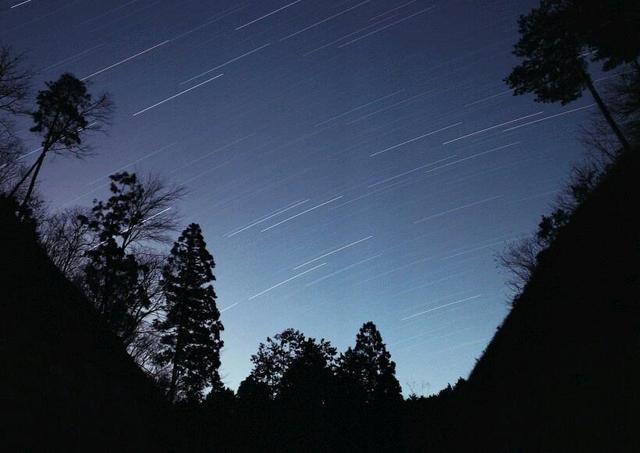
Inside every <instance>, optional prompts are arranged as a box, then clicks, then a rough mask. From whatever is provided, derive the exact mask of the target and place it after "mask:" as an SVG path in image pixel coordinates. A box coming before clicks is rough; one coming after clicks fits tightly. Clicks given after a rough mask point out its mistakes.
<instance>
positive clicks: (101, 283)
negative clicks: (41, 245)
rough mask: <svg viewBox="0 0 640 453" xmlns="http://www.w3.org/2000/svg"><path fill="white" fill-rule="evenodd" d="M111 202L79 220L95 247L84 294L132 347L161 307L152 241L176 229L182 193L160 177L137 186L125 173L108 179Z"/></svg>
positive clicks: (100, 204) (90, 255)
mask: <svg viewBox="0 0 640 453" xmlns="http://www.w3.org/2000/svg"><path fill="white" fill-rule="evenodd" d="M110 179H111V185H110V189H111V194H112V195H111V197H110V198H109V199H108V200H107V201H106V202H103V201H95V202H94V207H93V209H92V210H91V213H90V215H89V216H80V217H79V218H80V220H81V222H82V223H84V224H85V225H87V228H88V230H89V232H90V233H91V234H93V235H94V238H93V241H95V242H94V243H95V244H97V245H95V246H93V248H91V249H90V250H89V251H88V252H87V258H88V260H87V261H88V262H87V264H86V266H85V268H84V279H83V286H84V290H85V294H86V295H87V296H88V297H89V299H90V300H92V301H93V303H94V305H95V306H96V308H97V310H98V312H99V313H100V314H101V315H102V316H103V317H104V318H105V320H106V322H107V323H108V324H109V325H110V327H111V328H112V329H113V331H114V332H115V333H116V334H117V335H118V336H119V337H120V338H121V339H122V340H123V342H124V344H125V345H127V346H128V345H130V344H132V342H133V340H134V338H135V337H136V335H137V333H138V331H139V328H140V326H141V325H142V324H143V322H144V321H145V319H148V317H149V316H151V315H153V314H154V313H156V312H157V311H159V309H160V306H161V297H159V296H160V291H159V288H158V285H159V278H160V269H161V266H160V263H161V261H162V259H163V258H162V254H160V253H158V252H156V251H153V250H149V249H148V248H147V247H146V245H147V244H148V243H149V242H150V241H164V240H166V239H167V232H168V231H171V230H172V229H174V228H175V225H176V219H175V215H174V213H173V212H171V209H172V204H173V203H174V202H175V201H176V200H177V199H178V198H179V197H180V196H181V193H182V191H181V190H180V189H179V188H171V187H166V186H165V185H164V184H163V183H162V181H160V180H159V179H157V178H149V179H147V180H146V181H142V182H140V181H138V178H137V176H136V175H135V174H129V173H126V172H123V173H118V174H115V175H112V176H110Z"/></svg>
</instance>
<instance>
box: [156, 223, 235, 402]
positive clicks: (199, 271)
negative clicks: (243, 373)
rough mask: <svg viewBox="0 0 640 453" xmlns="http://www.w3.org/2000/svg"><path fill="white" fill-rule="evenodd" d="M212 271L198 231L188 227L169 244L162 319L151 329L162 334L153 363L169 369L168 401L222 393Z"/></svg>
mask: <svg viewBox="0 0 640 453" xmlns="http://www.w3.org/2000/svg"><path fill="white" fill-rule="evenodd" d="M214 266H215V263H214V261H213V256H211V254H210V253H209V252H208V251H207V247H206V243H205V241H204V238H203V236H202V231H201V229H200V226H199V225H198V224H195V223H192V224H191V225H189V226H188V227H187V228H186V229H185V230H184V231H183V232H182V234H181V235H180V237H179V238H178V240H177V241H176V242H175V244H174V245H173V248H172V249H171V255H170V257H169V259H168V262H167V265H166V266H165V268H164V270H163V281H162V284H163V285H164V293H165V297H166V302H165V304H166V305H165V309H166V318H165V319H164V320H163V321H160V322H158V323H157V324H156V326H157V328H158V329H159V331H160V332H161V333H162V340H161V345H162V346H161V350H160V352H159V354H158V357H157V358H158V362H159V364H160V365H170V367H171V381H170V384H169V390H168V395H169V398H170V400H172V401H175V400H176V399H184V400H187V401H201V400H202V397H203V391H204V389H205V388H206V387H209V386H210V387H212V388H213V389H214V390H216V389H220V388H222V383H221V381H220V375H219V374H218V368H219V367H220V349H221V348H222V346H223V344H224V343H223V341H222V340H221V338H220V332H221V331H222V330H223V329H224V328H223V326H222V323H221V322H220V312H219V311H218V308H217V307H216V294H215V291H214V289H213V286H212V285H211V282H212V281H214V280H215V277H214V276H213V268H214Z"/></svg>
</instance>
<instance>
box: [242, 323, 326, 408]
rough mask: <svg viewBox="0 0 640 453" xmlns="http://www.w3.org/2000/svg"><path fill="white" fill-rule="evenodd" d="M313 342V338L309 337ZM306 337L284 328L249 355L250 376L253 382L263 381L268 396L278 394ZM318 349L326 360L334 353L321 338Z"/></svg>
mask: <svg viewBox="0 0 640 453" xmlns="http://www.w3.org/2000/svg"><path fill="white" fill-rule="evenodd" d="M309 340H310V341H312V342H314V343H315V340H314V339H309ZM306 341H307V338H306V337H305V336H304V334H303V333H302V332H300V331H298V330H295V329H286V330H284V331H282V332H281V333H278V334H276V335H275V336H274V337H273V338H271V337H267V341H266V343H260V345H259V346H258V351H257V352H256V353H255V354H254V355H252V356H251V362H252V363H253V370H252V371H251V375H250V377H251V378H252V379H253V381H255V382H259V383H263V384H265V385H266V386H267V388H268V389H269V393H270V397H271V398H275V397H276V395H277V394H278V391H279V387H280V382H281V380H282V378H283V376H284V374H285V373H286V371H287V370H288V369H289V367H290V366H291V364H292V363H293V361H294V360H295V359H296V358H298V357H299V356H300V355H301V354H302V351H303V349H304V345H305V342H306ZM317 347H318V350H319V351H320V353H321V354H322V355H324V357H325V359H326V360H327V361H328V362H331V360H332V359H333V356H334V355H335V348H333V346H331V343H329V342H328V341H325V340H324V339H321V340H320V341H319V342H318V343H317Z"/></svg>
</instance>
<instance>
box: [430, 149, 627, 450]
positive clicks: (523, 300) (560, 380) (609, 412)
mask: <svg viewBox="0 0 640 453" xmlns="http://www.w3.org/2000/svg"><path fill="white" fill-rule="evenodd" d="M639 186H640V159H639V156H638V153H635V154H634V155H625V156H621V157H620V159H619V161H618V162H617V163H616V165H615V166H614V167H613V168H612V169H611V170H610V171H609V173H608V175H607V176H606V177H605V178H604V180H603V181H602V182H601V183H600V184H599V186H598V187H597V188H596V190H595V191H594V192H593V193H592V194H591V196H590V197H589V198H588V200H587V201H586V202H585V203H583V205H582V206H580V207H579V208H578V209H577V210H576V212H575V213H574V215H573V216H572V218H571V220H570V222H569V224H567V225H566V226H565V227H564V228H563V229H562V230H561V231H559V234H558V237H557V240H556V241H555V242H554V244H553V245H552V246H551V247H550V248H549V249H548V250H546V251H545V252H543V254H542V255H541V256H540V258H539V266H538V268H537V269H536V271H535V272H534V274H533V275H532V277H531V279H530V280H529V283H528V284H527V286H526V287H525V289H524V291H523V292H522V294H521V295H520V296H519V297H517V298H516V300H515V301H514V306H513V309H512V310H511V312H510V313H509V315H508V316H507V318H506V319H505V321H504V322H503V324H502V326H501V327H500V328H499V329H498V331H497V332H496V334H495V336H494V338H493V339H492V341H491V343H490V344H489V346H488V347H487V349H486V351H485V353H484V354H483V356H482V357H481V358H480V359H479V361H478V363H477V365H476V367H475V368H474V370H473V371H472V373H471V375H470V377H469V380H468V382H467V383H466V384H465V385H462V386H461V387H460V388H459V389H457V391H456V392H455V395H454V397H453V398H452V399H453V401H450V402H447V403H446V404H440V402H436V405H437V406H438V407H442V409H443V411H442V412H441V413H435V412H433V413H432V417H434V418H440V417H444V418H446V420H447V421H446V423H444V425H445V426H444V427H443V430H444V432H442V433H437V434H436V433H433V431H431V433H432V434H436V435H435V436H433V439H432V441H427V439H426V438H424V440H423V444H422V446H423V447H426V445H427V444H429V443H431V444H432V446H433V447H435V448H436V449H438V450H444V451H460V450H466V451H509V452H512V451H545V452H548V451H559V452H560V451H562V452H567V451H640V442H639V438H640V430H638V429H637V428H638V427H640V424H638V421H639V420H640V418H639V417H640V398H639V395H640V392H639V388H638V386H639V385H640V212H639V211H640V190H639ZM441 403H445V402H444V401H442V402H441ZM443 406H445V407H443ZM434 410H436V411H438V412H439V409H436V408H434ZM441 423H442V422H440V423H438V424H441ZM423 426H424V425H423ZM427 426H428V425H427ZM424 435H425V436H427V437H428V436H429V433H425V434H424ZM424 442H426V444H425V443H424Z"/></svg>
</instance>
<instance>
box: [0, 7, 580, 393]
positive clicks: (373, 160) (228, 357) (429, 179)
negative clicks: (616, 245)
mask: <svg viewBox="0 0 640 453" xmlns="http://www.w3.org/2000/svg"><path fill="white" fill-rule="evenodd" d="M536 4H537V1H524V0H523V1H517V0H497V1H489V0H478V1H476V0H435V1H432V0H426V1H423V0H414V1H406V0H397V1H391V0H367V1H359V0H348V1H324V0H323V1H312V0H298V1H290V0H250V1H246V2H240V1H223V0H217V1H206V0H190V1H173V0H133V1H115V0H114V1H110V0H109V1H108V0H76V1H56V0H31V1H25V2H20V1H18V0H11V1H7V0H0V43H2V44H9V45H11V46H12V47H13V48H14V49H15V50H16V51H19V52H26V54H27V55H26V62H27V64H28V65H29V67H30V68H31V69H33V71H34V72H36V73H37V74H36V77H35V81H34V82H35V84H34V85H35V87H37V88H38V89H41V88H42V87H43V82H44V81H46V80H53V79H56V78H57V77H58V76H59V74H60V73H61V72H63V71H69V72H72V73H74V74H75V75H76V76H77V77H79V78H82V79H85V80H88V81H89V82H90V83H91V90H92V91H93V92H101V91H107V92H109V93H111V95H112V97H113V100H114V103H115V106H116V112H115V115H114V118H113V123H112V125H111V126H110V127H109V129H108V133H107V134H106V135H95V136H93V137H92V138H91V139H90V141H91V143H92V145H93V146H94V150H95V152H96V155H95V156H93V157H91V158H88V159H86V160H76V159H72V158H64V157H55V158H53V159H52V158H51V156H49V157H47V161H46V162H45V165H44V167H43V171H42V173H41V178H40V180H41V184H40V190H41V192H42V194H43V195H44V197H45V199H46V200H47V202H48V203H49V205H50V207H51V209H52V210H57V209H61V208H66V207H70V206H73V205H85V206H89V205H90V204H91V202H92V200H93V198H95V197H99V198H102V197H105V196H107V189H108V184H107V181H108V179H107V176H108V175H109V174H112V173H114V172H116V171H121V170H128V171H137V172H138V173H141V174H145V173H148V172H154V173H159V174H161V175H163V176H164V177H166V178H167V179H168V180H170V181H172V182H175V183H179V184H183V185H185V186H186V187H187V188H188V191H189V193H188V195H187V197H186V198H185V199H184V200H183V201H182V202H180V203H179V205H177V206H175V207H174V209H176V210H177V211H179V212H180V215H181V219H182V222H183V224H185V225H186V224H188V223H190V222H197V223H200V224H201V226H202V228H203V231H204V234H205V238H206V240H207V242H208V245H209V249H210V251H211V252H212V254H213V255H214V257H215V260H216V263H217V266H216V269H215V274H216V277H217V282H216V285H215V288H216V292H217V294H218V306H219V307H220V309H221V311H222V316H221V319H222V322H223V323H224V326H225V332H224V333H223V339H224V341H225V348H224V350H223V354H222V369H221V374H222V376H223V379H224V381H225V383H226V384H227V385H229V386H231V387H232V388H236V387H237V385H238V383H239V382H240V381H241V380H242V379H243V378H244V377H246V375H247V374H248V373H249V370H250V368H251V364H250V360H249V359H250V355H251V354H252V353H254V352H255V350H256V348H257V346H258V343H259V342H260V341H264V339H265V338H266V337H267V336H269V335H273V334H275V333H277V332H279V331H282V330H283V329H285V328H287V327H295V328H297V329H300V330H301V331H303V332H304V333H305V334H307V335H309V336H313V337H316V338H321V337H323V338H326V339H329V340H330V341H331V342H332V343H334V344H335V345H336V346H337V347H338V348H339V350H344V349H345V348H346V347H347V346H349V345H352V344H353V343H354V340H355V335H356V332H357V330H358V328H359V327H360V326H361V325H362V323H363V322H365V321H368V320H372V321H374V322H375V323H376V324H377V325H378V327H379V329H380V330H381V332H382V335H383V338H384V339H385V341H386V343H387V346H388V348H389V349H390V351H391V354H392V357H393V359H394V360H395V362H396V364H397V376H398V379H399V381H400V383H401V384H402V386H403V390H404V392H405V394H408V393H409V392H410V391H411V390H415V391H416V392H418V393H424V394H428V393H432V392H436V391H438V390H439V389H441V388H442V387H444V386H446V384H447V383H448V382H454V381H455V380H457V378H458V377H459V376H463V377H466V375H467V374H468V372H469V371H470V370H471V368H472V367H473V365H474V363H475V359H476V358H477V357H479V355H480V354H481V352H482V350H483V349H484V347H485V346H486V344H487V343H488V341H489V339H490V338H491V336H492V335H493V333H494V331H495V328H496V327H497V326H498V325H499V323H500V322H501V320H502V319H503V318H504V316H505V315H506V313H507V311H508V302H509V299H510V296H511V295H512V294H511V292H510V290H509V289H508V287H507V285H506V283H505V282H506V280H507V277H508V276H507V275H506V273H505V272H504V271H503V270H501V269H500V268H499V267H498V265H497V264H496V259H495V257H496V254H497V253H498V252H499V251H500V250H502V249H503V248H504V245H505V242H508V241H511V240H514V239H516V238H518V237H522V236H523V235H527V234H530V233H531V232H533V231H534V230H535V228H536V225H537V223H538V221H539V217H540V215H541V214H543V213H545V212H546V211H547V210H548V208H549V205H550V203H551V202H552V200H553V199H554V197H555V194H556V193H557V191H558V190H559V189H561V187H562V184H563V182H564V181H565V180H566V177H567V175H568V172H569V169H570V167H571V165H572V163H575V162H576V161H577V160H578V159H579V158H580V156H581V153H582V146H581V145H580V143H579V141H578V140H577V138H578V137H579V133H580V127H581V125H582V126H584V125H585V122H586V120H587V119H588V117H589V116H590V114H591V113H590V112H591V110H592V109H591V107H590V105H591V101H590V100H589V99H587V98H585V99H581V100H579V101H577V102H575V103H573V104H570V105H568V106H566V107H560V106H558V105H546V104H537V103H534V102H533V99H532V98H531V97H529V96H521V97H514V96H512V94H511V92H510V91H509V89H508V87H507V86H506V85H505V84H504V83H503V81H502V80H503V78H504V77H505V76H506V75H508V73H509V72H510V70H511V68H512V67H513V66H514V64H515V63H516V60H515V58H514V57H513V56H512V55H511V48H512V46H513V44H514V43H515V42H516V40H517V25H516V20H517V17H518V15H519V14H522V13H526V12H528V11H529V9H530V8H532V7H533V6H535V5H536ZM20 134H21V136H22V137H23V138H24V140H25V143H26V145H27V150H28V151H31V150H35V149H37V148H38V146H39V143H38V141H37V140H36V139H35V137H33V136H31V135H30V133H29V132H28V123H27V122H24V124H21V125H20ZM36 156H37V154H36V153H32V154H28V155H25V156H24V159H23V160H24V162H25V163H31V162H32V161H33V159H35V157H36ZM177 235H178V233H176V237H177Z"/></svg>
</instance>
